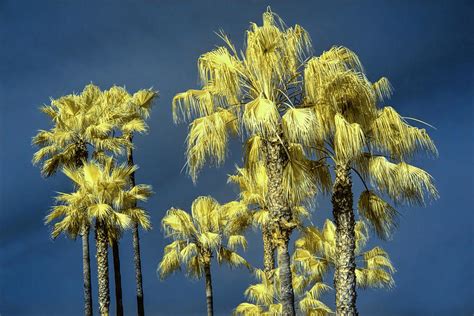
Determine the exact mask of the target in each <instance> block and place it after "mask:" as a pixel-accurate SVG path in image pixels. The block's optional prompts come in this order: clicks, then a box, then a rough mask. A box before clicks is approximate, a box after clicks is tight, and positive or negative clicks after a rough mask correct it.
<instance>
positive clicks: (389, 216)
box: [304, 47, 437, 315]
mask: <svg viewBox="0 0 474 316" xmlns="http://www.w3.org/2000/svg"><path fill="white" fill-rule="evenodd" d="M304 77H305V98H306V100H307V102H308V104H314V106H313V107H312V109H313V110H314V112H313V116H312V117H311V118H312V121H311V122H312V124H315V125H317V126H318V127H319V128H318V129H317V134H315V135H314V137H315V138H316V141H315V142H316V146H315V148H314V155H315V156H317V157H321V158H320V160H321V161H326V162H328V161H329V162H332V163H333V164H334V168H335V180H334V184H333V191H332V204H333V216H334V220H335V224H336V245H337V247H336V251H337V253H336V257H335V258H336V261H337V263H336V267H335V268H336V272H335V277H334V283H335V288H336V313H337V314H340V315H356V314H357V309H356V304H355V302H356V275H355V254H354V252H355V247H356V246H355V231H354V229H355V215H354V212H353V192H352V180H351V172H352V171H354V172H355V174H357V175H358V176H359V177H360V178H361V180H362V182H363V184H364V185H365V188H366V190H365V191H364V192H362V194H361V196H360V198H359V203H358V205H359V214H360V215H362V216H364V217H365V218H366V219H367V220H368V221H369V223H370V224H371V226H372V227H373V228H374V230H375V231H376V233H377V234H378V235H379V236H380V237H382V238H387V237H388V236H389V234H390V233H391V231H392V230H393V228H394V227H395V224H396V211H395V209H394V208H393V207H392V206H391V205H390V204H388V203H387V202H386V201H384V200H383V199H382V198H381V196H380V195H379V194H378V193H382V194H386V195H387V196H388V197H390V198H391V199H392V200H393V201H394V202H395V203H396V204H402V203H406V204H414V203H415V204H424V202H425V196H429V197H433V198H436V197H437V191H436V188H435V187H434V185H433V183H432V178H431V176H430V175H429V174H428V173H426V172H425V171H423V170H422V169H419V168H417V167H414V166H411V165H409V164H407V163H406V161H407V159H410V158H411V157H412V156H413V154H414V153H415V152H417V151H427V152H430V153H433V154H436V153H437V152H436V148H435V146H434V144H433V142H432V141H431V139H430V138H429V136H428V134H427V133H426V131H425V130H424V129H420V128H416V127H413V126H411V125H409V124H408V123H407V120H406V119H404V118H403V117H401V116H400V115H399V114H398V113H397V112H396V111H395V110H394V109H393V108H392V107H383V108H379V107H378V105H379V103H381V102H383V100H384V98H387V97H389V96H390V95H391V86H390V83H389V82H388V80H387V79H386V78H381V79H380V80H378V81H377V82H375V83H371V82H370V81H369V80H368V79H367V77H366V76H365V74H364V70H363V67H362V65H361V63H360V61H359V59H358V57H357V55H356V54H355V53H353V52H352V51H350V50H349V49H347V48H345V47H333V48H331V49H330V50H329V51H327V52H324V53H323V54H321V55H320V56H318V57H313V58H311V59H310V60H309V61H308V63H307V65H306V68H305V73H304ZM369 180H370V183H372V184H373V187H374V188H373V190H371V189H369V186H368V184H367V183H369Z"/></svg>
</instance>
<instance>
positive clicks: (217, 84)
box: [198, 47, 242, 104]
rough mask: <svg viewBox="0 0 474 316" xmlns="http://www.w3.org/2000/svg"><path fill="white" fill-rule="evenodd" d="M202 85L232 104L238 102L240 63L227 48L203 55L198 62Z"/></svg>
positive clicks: (220, 48)
mask: <svg viewBox="0 0 474 316" xmlns="http://www.w3.org/2000/svg"><path fill="white" fill-rule="evenodd" d="M198 68H199V75H200V77H201V81H202V84H203V85H205V86H207V88H208V89H209V90H211V91H212V92H213V93H215V94H218V95H222V96H224V97H226V99H227V100H228V101H229V102H230V103H231V104H232V103H237V102H238V97H239V94H240V93H239V92H240V91H239V90H240V86H239V72H240V71H241V68H242V65H241V63H240V61H239V60H238V59H237V58H236V57H235V56H233V55H231V54H230V52H229V51H228V50H227V48H225V47H218V48H216V49H214V50H212V51H210V52H208V53H205V54H203V55H202V56H201V57H199V60H198Z"/></svg>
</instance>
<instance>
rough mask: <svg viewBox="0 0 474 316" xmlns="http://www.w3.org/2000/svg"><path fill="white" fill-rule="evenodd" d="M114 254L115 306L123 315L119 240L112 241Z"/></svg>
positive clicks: (118, 315) (118, 312)
mask: <svg viewBox="0 0 474 316" xmlns="http://www.w3.org/2000/svg"><path fill="white" fill-rule="evenodd" d="M112 254H113V257H114V282H115V308H116V312H117V316H123V303H122V275H121V273H120V252H119V245H118V241H116V240H114V242H113V243H112Z"/></svg>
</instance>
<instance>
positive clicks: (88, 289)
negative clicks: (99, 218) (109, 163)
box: [74, 141, 93, 316]
mask: <svg viewBox="0 0 474 316" xmlns="http://www.w3.org/2000/svg"><path fill="white" fill-rule="evenodd" d="M88 155H89V153H88V151H87V146H86V143H85V142H83V141H80V142H79V143H77V147H76V152H75V155H74V156H75V162H74V163H75V165H76V167H77V168H80V167H82V166H83V161H85V160H87V157H88ZM75 187H76V185H75ZM76 188H77V187H76ZM89 232H90V226H89V224H88V223H86V224H84V225H83V227H82V278H83V285H84V315H85V316H92V314H93V308H92V283H91V259H90V254H89Z"/></svg>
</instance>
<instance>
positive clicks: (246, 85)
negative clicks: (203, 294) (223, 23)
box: [159, 9, 438, 315]
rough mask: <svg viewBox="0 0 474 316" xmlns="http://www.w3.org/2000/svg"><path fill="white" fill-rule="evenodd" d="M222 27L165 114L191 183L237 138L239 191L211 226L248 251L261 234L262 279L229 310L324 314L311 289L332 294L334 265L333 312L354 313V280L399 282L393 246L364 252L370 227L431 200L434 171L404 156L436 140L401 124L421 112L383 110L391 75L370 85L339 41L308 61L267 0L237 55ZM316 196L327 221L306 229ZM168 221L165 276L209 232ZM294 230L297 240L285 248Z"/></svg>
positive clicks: (307, 50)
mask: <svg viewBox="0 0 474 316" xmlns="http://www.w3.org/2000/svg"><path fill="white" fill-rule="evenodd" d="M219 36H220V37H221V39H222V40H223V42H224V46H221V47H217V48H216V49H214V50H212V51H210V52H208V53H205V54H203V55H201V56H200V57H199V59H198V68H199V75H200V79H201V83H202V88H201V89H199V90H196V89H191V90H187V91H185V92H183V93H179V94H177V95H176V96H175V97H174V99H173V114H174V119H175V121H176V122H181V121H188V122H190V124H189V134H188V137H187V152H186V156H187V166H188V171H189V174H190V176H191V177H192V179H193V181H196V179H197V177H198V173H199V171H200V169H201V168H202V167H203V166H204V165H205V164H206V163H210V164H214V165H220V164H221V163H222V162H223V161H224V160H225V157H226V151H227V146H228V142H229V139H230V138H231V137H232V136H238V137H239V138H241V139H242V140H243V143H244V145H243V155H242V156H243V159H242V160H243V166H242V167H241V168H237V172H236V174H235V175H233V176H230V178H229V181H230V182H234V183H237V184H238V186H239V188H240V195H239V199H238V200H237V201H233V202H230V203H228V204H224V205H222V206H221V211H220V213H221V214H222V216H224V217H226V218H227V223H226V222H224V227H223V228H222V227H220V226H219V227H217V226H215V230H210V231H211V232H212V233H213V234H215V236H216V242H215V243H214V245H215V246H216V247H217V248H216V250H215V251H216V252H218V251H219V249H221V247H223V246H222V240H223V238H224V237H226V238H231V236H233V234H236V233H237V234H238V235H239V237H238V240H239V243H240V244H241V245H243V246H245V237H244V235H245V231H246V229H247V228H248V227H250V226H255V227H258V228H260V229H261V232H262V239H263V249H264V250H263V270H259V269H255V268H252V270H253V271H255V274H256V276H257V277H258V279H259V280H260V281H261V283H259V284H255V285H251V286H250V287H249V288H248V289H247V291H246V292H245V295H246V296H247V298H248V300H250V301H251V302H245V303H242V304H240V305H239V306H238V307H237V308H236V309H235V313H236V314H243V315H275V314H277V315H280V314H281V315H295V313H296V311H297V310H300V311H301V312H302V313H304V314H308V315H326V314H328V313H331V310H330V309H329V308H328V307H327V306H326V305H325V304H323V303H322V302H320V301H319V296H320V294H321V293H322V292H324V291H326V290H328V289H329V287H328V286H327V285H326V284H324V283H323V280H324V277H325V275H326V274H328V273H329V272H331V271H334V277H333V279H334V290H335V293H336V300H335V301H336V302H335V303H336V311H335V312H336V314H337V315H357V308H356V287H357V286H360V287H386V286H388V287H390V286H392V285H393V279H392V273H393V272H394V268H393V266H392V264H391V262H390V259H389V257H388V255H387V253H386V252H385V251H384V250H383V249H381V248H379V247H375V248H373V249H371V250H368V251H365V252H364V251H363V250H362V248H363V245H364V244H365V242H366V240H367V238H368V231H369V230H370V231H373V232H375V233H376V235H377V236H378V237H380V238H382V239H387V238H388V237H389V236H390V235H391V233H392V232H393V230H394V228H396V225H397V211H396V210H395V208H394V207H393V206H392V205H391V204H390V203H389V202H388V201H389V200H391V201H392V202H393V204H394V205H424V204H425V203H426V202H427V201H428V200H430V199H434V198H437V196H438V193H437V190H436V188H435V186H434V184H433V181H432V177H431V176H430V175H429V174H428V173H427V172H425V171H424V170H422V169H420V168H417V167H415V166H413V165H411V164H409V162H410V161H411V160H412V159H413V157H414V156H415V155H416V154H418V153H428V154H429V155H433V156H436V155H437V150H436V147H435V146H434V144H433V142H432V140H431V139H430V137H429V136H428V134H427V132H426V131H425V129H422V128H418V127H415V126H412V125H410V124H409V123H408V121H409V120H414V121H415V122H418V123H423V122H422V121H419V120H416V119H410V118H406V117H402V116H401V115H399V114H398V113H397V112H396V110H395V109H394V108H393V107H390V106H383V102H384V101H385V100H386V99H388V98H389V97H390V95H391V93H392V88H391V85H390V83H389V81H388V80H387V79H386V78H381V79H379V80H378V81H376V82H371V81H369V79H368V78H367V76H366V75H365V72H364V68H363V66H362V64H361V62H360V60H359V58H358V57H357V55H356V54H355V53H354V52H352V51H351V50H349V49H347V48H345V47H333V48H331V49H330V50H328V51H325V52H323V53H322V54H321V55H319V56H313V55H312V47H311V41H310V37H309V35H308V33H307V32H306V31H305V30H304V29H303V28H302V27H301V26H299V25H295V26H293V27H288V26H286V25H285V24H284V22H283V21H282V20H281V19H280V18H279V17H278V16H277V15H276V14H274V13H273V12H271V10H270V9H268V10H267V11H266V12H264V14H263V24H262V25H257V24H255V23H251V25H250V28H249V30H247V32H246V42H245V45H244V49H243V51H241V52H240V53H239V52H237V49H236V48H235V46H234V44H233V43H232V42H231V41H230V39H229V38H228V37H227V36H226V35H225V34H224V33H222V32H221V33H220V34H219ZM332 168H333V172H332V171H331V169H332ZM353 175H355V176H357V177H358V178H359V179H360V180H361V182H362V184H363V186H364V188H365V189H364V190H363V191H362V193H361V194H360V196H359V198H358V201H357V210H358V212H357V213H358V216H359V217H360V218H359V220H358V221H356V213H355V212H354V208H353V198H354V197H353V195H354V192H353V188H352V176H353ZM318 194H324V195H330V196H331V201H332V205H333V219H332V221H330V220H328V221H326V223H325V225H324V228H323V229H322V230H318V229H317V228H316V227H312V226H311V225H305V222H307V221H305V217H306V218H308V217H310V213H309V212H308V210H307V209H308V208H314V207H313V206H314V205H315V203H313V202H314V199H315V197H316V196H317V195H318ZM229 204H230V205H229ZM173 214H174V213H173ZM232 214H235V216H237V217H236V218H234V219H232ZM173 216H174V215H173ZM183 216H184V215H183ZM188 216H189V215H188ZM167 219H168V215H167V216H166V217H165V219H164V220H163V226H164V227H167V225H168V223H167ZM190 220H191V219H190ZM192 220H193V221H194V222H198V221H199V219H197V218H196V217H195V216H193V217H192ZM173 222H174V223H176V225H175V227H174V228H173V231H172V232H171V231H168V230H166V232H167V234H169V236H170V237H173V236H175V235H176V234H178V235H179V236H180V242H179V243H176V244H173V245H174V246H173V250H172V253H173V256H174V258H175V261H170V260H169V257H167V255H168V254H169V253H171V252H166V255H165V257H164V258H163V261H162V263H161V264H160V266H159V269H160V271H163V272H164V273H165V274H166V273H169V272H170V271H173V270H175V269H176V267H178V266H179V263H181V264H186V265H187V267H188V270H189V267H190V264H191V263H190V261H189V256H188V252H187V251H188V249H187V248H186V247H187V245H188V244H190V243H196V244H199V243H202V244H203V245H205V244H207V243H208V242H209V239H208V237H207V235H206V236H201V237H195V236H196V235H195V233H194V232H193V233H192V234H191V233H189V234H188V232H189V230H188V229H187V228H186V227H187V225H184V224H183V223H184V221H180V220H173ZM227 225H230V227H231V228H228V227H227ZM236 225H237V226H238V225H240V227H236ZM227 230H229V231H230V232H231V234H227V235H226V231H227ZM295 230H297V231H299V232H300V239H298V241H297V242H296V244H295V247H294V248H295V250H294V253H293V254H292V255H291V253H290V236H291V235H292V232H293V231H295ZM177 231H179V233H176V232H177ZM220 233H223V235H221V234H220ZM184 236H187V237H186V238H183V237H184ZM174 239H175V238H174ZM175 240H176V239H175ZM167 247H170V246H167ZM167 249H171V248H167ZM223 249H224V248H223ZM169 251H171V250H169ZM275 252H276V260H275ZM234 258H235V259H236V260H235V261H231V263H232V264H233V265H239V264H245V265H247V266H249V264H248V263H247V261H245V260H243V259H242V257H241V256H238V257H237V256H235V257H234ZM218 259H219V258H218ZM202 262H206V261H205V260H202ZM191 266H192V267H195V266H194V265H191ZM193 275H196V276H200V275H202V270H199V273H193ZM206 279H207V280H210V278H206ZM295 295H296V300H295ZM297 300H298V301H297ZM208 302H209V301H208ZM210 302H212V300H210ZM208 306H209V305H208ZM209 307H210V308H209V314H212V306H209Z"/></svg>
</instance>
